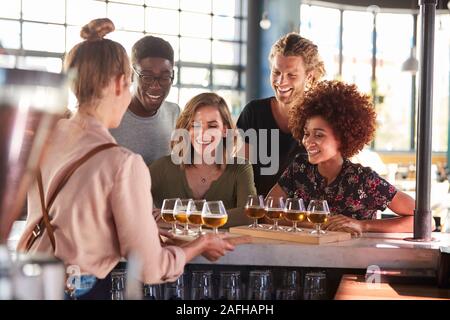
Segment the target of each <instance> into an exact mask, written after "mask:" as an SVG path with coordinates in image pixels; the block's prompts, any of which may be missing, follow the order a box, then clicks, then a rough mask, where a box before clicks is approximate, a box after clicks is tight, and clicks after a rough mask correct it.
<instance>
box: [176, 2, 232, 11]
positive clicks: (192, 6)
mask: <svg viewBox="0 0 450 320" xmlns="http://www.w3.org/2000/svg"><path fill="white" fill-rule="evenodd" d="M226 2H228V1H226ZM180 8H181V10H188V11H195V12H204V13H210V12H211V0H195V1H192V0H180Z"/></svg>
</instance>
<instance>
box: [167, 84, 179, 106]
mask: <svg viewBox="0 0 450 320" xmlns="http://www.w3.org/2000/svg"><path fill="white" fill-rule="evenodd" d="M166 100H167V101H170V102H174V103H177V104H178V88H177V87H175V86H172V88H170V92H169V95H168V96H167V98H166Z"/></svg>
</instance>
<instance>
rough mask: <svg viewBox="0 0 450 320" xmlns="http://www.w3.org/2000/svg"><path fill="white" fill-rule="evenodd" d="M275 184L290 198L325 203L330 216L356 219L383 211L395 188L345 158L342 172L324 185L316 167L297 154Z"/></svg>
mask: <svg viewBox="0 0 450 320" xmlns="http://www.w3.org/2000/svg"><path fill="white" fill-rule="evenodd" d="M278 184H279V185H280V186H281V188H282V189H283V190H284V191H285V192H286V194H287V195H288V196H289V197H299V198H302V199H303V201H304V202H305V206H307V205H308V203H309V201H310V200H312V199H319V200H327V202H328V206H329V207H330V211H331V213H334V214H343V215H345V216H348V217H352V218H354V219H358V220H368V219H375V218H376V213H377V210H381V211H383V210H385V209H386V208H387V206H388V205H389V203H390V202H391V201H392V199H393V198H394V196H395V194H396V193H397V189H396V188H395V187H394V186H393V185H391V184H390V183H389V182H387V181H386V180H384V179H383V178H381V177H380V176H379V175H378V174H377V173H376V172H375V171H373V170H372V169H371V168H369V167H363V166H362V165H360V164H355V163H352V162H351V161H350V160H348V159H344V163H343V165H342V169H341V172H340V173H339V174H338V176H337V177H336V179H335V180H334V181H333V182H332V183H331V184H330V185H328V186H327V183H326V180H325V178H324V177H322V176H321V175H320V173H319V170H318V168H317V165H313V164H311V163H309V162H308V158H307V157H306V156H305V155H298V156H297V157H296V158H295V159H294V161H293V162H292V163H291V164H290V165H289V166H288V167H287V168H286V170H285V171H284V173H283V174H282V176H281V177H280V179H279V180H278Z"/></svg>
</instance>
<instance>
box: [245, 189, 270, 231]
mask: <svg viewBox="0 0 450 320" xmlns="http://www.w3.org/2000/svg"><path fill="white" fill-rule="evenodd" d="M244 212H245V214H246V216H247V217H249V218H252V219H253V221H254V222H253V223H252V224H251V225H249V226H248V227H249V228H252V229H260V228H263V226H262V225H260V224H258V219H260V218H262V217H264V215H265V214H266V212H265V210H264V198H263V196H261V195H259V196H252V195H250V196H248V198H247V203H246V204H245V209H244Z"/></svg>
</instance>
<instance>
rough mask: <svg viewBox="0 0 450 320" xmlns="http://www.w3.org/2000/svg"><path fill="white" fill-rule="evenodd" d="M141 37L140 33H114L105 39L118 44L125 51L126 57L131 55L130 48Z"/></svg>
mask: <svg viewBox="0 0 450 320" xmlns="http://www.w3.org/2000/svg"><path fill="white" fill-rule="evenodd" d="M142 37H143V34H142V33H141V32H130V31H114V32H111V33H110V34H108V35H107V38H109V39H111V40H114V41H117V42H118V43H120V44H121V45H122V46H123V47H124V48H125V50H127V53H128V56H130V55H131V48H132V47H133V45H134V44H135V42H136V41H138V40H139V39H140V38H142Z"/></svg>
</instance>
